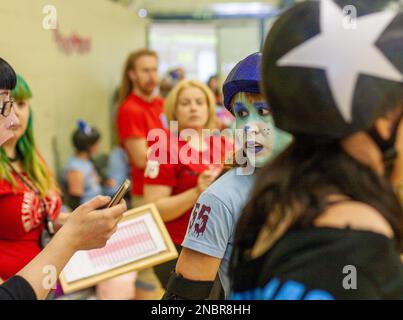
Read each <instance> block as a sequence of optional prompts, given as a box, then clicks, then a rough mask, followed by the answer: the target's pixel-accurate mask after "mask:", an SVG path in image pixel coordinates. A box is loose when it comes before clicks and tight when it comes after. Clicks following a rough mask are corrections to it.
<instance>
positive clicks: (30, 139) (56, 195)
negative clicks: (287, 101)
mask: <svg viewBox="0 0 403 320" xmlns="http://www.w3.org/2000/svg"><path fill="white" fill-rule="evenodd" d="M11 97H12V98H13V100H14V109H15V114H16V116H17V118H18V120H19V124H17V125H14V127H13V133H14V136H13V137H12V138H11V139H9V140H8V141H7V142H6V143H4V144H3V146H2V147H0V208H1V215H0V261H1V264H0V278H1V279H4V280H7V279H8V278H10V277H12V276H13V275H14V274H16V273H17V272H18V271H19V270H21V269H22V268H23V267H24V266H25V265H27V264H28V263H29V262H30V261H31V260H32V259H33V258H34V257H35V256H36V255H37V254H38V253H39V252H40V251H41V247H43V245H44V239H45V237H44V235H45V234H46V233H48V234H49V233H50V234H53V233H54V226H53V224H54V223H56V225H60V224H61V223H62V221H63V220H64V219H65V218H66V214H63V215H61V214H60V211H61V206H62V201H61V197H60V191H59V189H58V187H57V184H56V181H55V178H54V176H53V175H52V173H51V172H50V170H49V168H48V166H47V164H46V162H45V161H44V159H43V158H42V157H41V155H40V153H39V151H38V150H37V147H36V144H35V138H34V133H33V112H32V108H31V106H30V100H31V98H32V92H31V89H30V88H29V86H28V84H27V82H26V81H25V80H24V78H22V77H21V76H20V75H17V85H16V87H15V88H14V89H13V90H12V91H11Z"/></svg>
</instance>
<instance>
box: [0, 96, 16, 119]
mask: <svg viewBox="0 0 403 320" xmlns="http://www.w3.org/2000/svg"><path fill="white" fill-rule="evenodd" d="M13 104H14V99H13V98H11V99H10V100H8V101H2V102H1V109H0V114H1V115H2V116H3V117H8V116H9V115H10V113H11V109H12V107H13Z"/></svg>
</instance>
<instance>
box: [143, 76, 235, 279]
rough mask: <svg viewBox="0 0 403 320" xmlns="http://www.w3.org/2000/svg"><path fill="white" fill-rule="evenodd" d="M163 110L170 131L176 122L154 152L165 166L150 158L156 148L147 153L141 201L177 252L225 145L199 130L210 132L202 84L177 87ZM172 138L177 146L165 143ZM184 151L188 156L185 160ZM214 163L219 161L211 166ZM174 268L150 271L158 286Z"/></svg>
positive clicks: (209, 99)
mask: <svg viewBox="0 0 403 320" xmlns="http://www.w3.org/2000/svg"><path fill="white" fill-rule="evenodd" d="M164 108H165V113H166V117H167V119H168V120H169V121H170V126H171V125H173V124H174V123H175V122H176V123H177V131H171V130H168V131H167V132H166V137H167V138H166V141H165V142H166V143H165V142H164V143H163V145H162V146H161V148H160V149H159V150H158V152H159V155H166V160H167V161H166V163H164V162H163V161H161V160H160V159H158V158H154V157H153V152H152V150H153V147H155V146H156V145H154V146H153V147H152V148H150V154H149V157H148V163H147V168H146V171H145V179H144V198H145V200H146V201H147V202H154V203H155V205H156V206H157V208H158V211H159V213H160V214H161V217H162V219H163V220H164V222H165V224H166V227H167V229H168V232H169V234H170V236H171V238H172V240H173V242H174V244H175V246H176V248H177V250H178V251H179V252H180V250H181V244H182V241H183V238H184V236H185V233H186V228H187V225H188V223H189V217H190V212H191V211H192V208H193V206H194V205H195V203H196V200H197V198H198V197H199V195H200V194H201V193H202V192H203V191H204V190H205V189H206V188H207V187H208V186H209V185H210V184H211V183H212V182H213V181H214V179H215V178H216V177H217V175H218V174H219V173H220V171H221V168H222V166H221V164H222V163H224V160H223V158H224V154H225V151H226V149H225V147H226V146H227V145H226V144H225V141H224V140H223V139H222V137H221V135H218V136H217V135H216V136H214V135H212V134H211V132H210V133H209V135H208V136H204V135H203V129H210V130H213V129H216V116H215V101H214V96H213V94H212V92H211V90H210V89H209V88H208V87H207V86H206V85H205V84H203V83H201V82H199V81H196V80H183V81H181V82H179V83H178V84H177V85H176V86H175V88H173V89H172V90H171V92H170V93H169V95H168V96H167V98H166V100H165V105H164ZM171 121H172V122H171ZM172 130H176V129H172ZM175 137H177V139H178V142H177V143H175V142H173V143H171V141H175ZM184 150H187V152H186V154H189V153H191V158H190V159H189V161H186V160H188V159H186V158H185V157H186V156H184V155H185V151H184ZM161 159H162V158H161ZM170 159H177V160H178V161H176V162H175V161H173V162H171V161H170ZM216 159H218V161H219V162H218V163H215V164H214V163H213V160H216ZM175 264H176V260H173V261H169V262H167V263H164V264H162V265H159V266H156V267H155V270H156V272H157V275H158V276H159V279H160V281H161V283H162V285H163V286H164V287H165V286H166V284H167V281H168V278H169V275H170V273H171V271H172V270H173V268H174V267H175Z"/></svg>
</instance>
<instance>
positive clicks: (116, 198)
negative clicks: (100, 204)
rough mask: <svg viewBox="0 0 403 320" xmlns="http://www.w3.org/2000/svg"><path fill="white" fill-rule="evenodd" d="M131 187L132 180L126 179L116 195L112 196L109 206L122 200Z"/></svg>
mask: <svg viewBox="0 0 403 320" xmlns="http://www.w3.org/2000/svg"><path fill="white" fill-rule="evenodd" d="M129 188H130V180H128V179H126V180H125V181H124V182H123V183H122V185H121V186H120V187H119V190H118V191H116V193H115V194H114V196H113V197H112V200H111V202H109V204H108V206H107V208H110V207H113V206H115V205H117V204H118V203H120V201H122V199H123V197H124V196H125V194H126V193H127V191H129Z"/></svg>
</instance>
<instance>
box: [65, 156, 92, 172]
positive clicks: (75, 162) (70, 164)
mask: <svg viewBox="0 0 403 320" xmlns="http://www.w3.org/2000/svg"><path fill="white" fill-rule="evenodd" d="M87 167H88V163H87V162H86V161H84V160H82V159H79V158H77V157H74V156H72V157H70V158H69V159H68V160H67V163H66V170H83V169H85V168H87Z"/></svg>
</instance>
